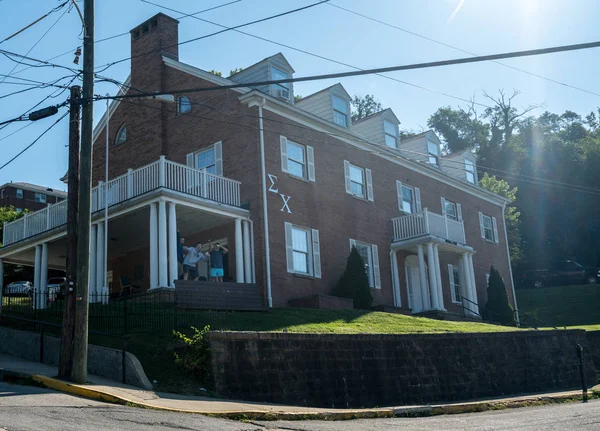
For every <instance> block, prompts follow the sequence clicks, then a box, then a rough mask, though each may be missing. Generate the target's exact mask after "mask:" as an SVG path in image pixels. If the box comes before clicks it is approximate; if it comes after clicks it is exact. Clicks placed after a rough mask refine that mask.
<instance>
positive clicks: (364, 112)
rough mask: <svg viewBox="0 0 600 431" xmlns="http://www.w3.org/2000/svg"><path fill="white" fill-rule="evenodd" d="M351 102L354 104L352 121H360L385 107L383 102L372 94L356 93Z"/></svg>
mask: <svg viewBox="0 0 600 431" xmlns="http://www.w3.org/2000/svg"><path fill="white" fill-rule="evenodd" d="M350 103H351V104H352V121H358V120H360V119H362V118H365V117H368V116H369V115H371V114H374V113H376V112H379V111H381V110H382V109H383V108H382V106H381V103H380V102H379V101H378V100H376V99H375V97H373V96H372V95H371V94H367V95H365V96H356V95H355V96H354V99H352V101H351V102H350Z"/></svg>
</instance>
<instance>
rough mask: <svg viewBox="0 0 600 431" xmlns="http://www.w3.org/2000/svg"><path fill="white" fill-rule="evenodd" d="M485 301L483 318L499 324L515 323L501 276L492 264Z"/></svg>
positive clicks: (512, 324)
mask: <svg viewBox="0 0 600 431" xmlns="http://www.w3.org/2000/svg"><path fill="white" fill-rule="evenodd" d="M487 296H488V299H487V303H486V304H485V308H484V310H483V318H484V319H485V320H490V321H492V322H494V323H500V324H501V325H511V326H514V325H516V322H515V315H514V312H513V308H512V307H511V305H510V303H509V302H508V294H507V293H506V286H504V281H503V280H502V277H501V276H500V274H499V273H498V271H497V270H496V268H494V267H493V266H492V268H491V269H490V280H489V282H488V287H487Z"/></svg>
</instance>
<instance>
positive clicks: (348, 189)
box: [344, 160, 352, 194]
mask: <svg viewBox="0 0 600 431" xmlns="http://www.w3.org/2000/svg"><path fill="white" fill-rule="evenodd" d="M344 176H345V177H346V193H350V194H352V187H351V185H350V162H349V161H348V160H344Z"/></svg>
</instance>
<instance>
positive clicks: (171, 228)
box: [169, 202, 179, 289]
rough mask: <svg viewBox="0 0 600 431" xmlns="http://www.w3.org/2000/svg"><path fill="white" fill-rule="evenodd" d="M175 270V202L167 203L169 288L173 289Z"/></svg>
mask: <svg viewBox="0 0 600 431" xmlns="http://www.w3.org/2000/svg"><path fill="white" fill-rule="evenodd" d="M178 272H179V271H178V269H177V211H176V209H175V202H169V287H171V288H173V289H174V288H175V280H177V277H178V276H179V274H178Z"/></svg>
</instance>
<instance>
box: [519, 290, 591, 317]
mask: <svg viewBox="0 0 600 431" xmlns="http://www.w3.org/2000/svg"><path fill="white" fill-rule="evenodd" d="M516 293H517V304H518V305H519V310H520V311H524V312H526V313H529V314H532V315H534V316H535V317H537V318H538V319H541V320H544V321H545V322H547V323H549V324H550V325H553V326H578V325H594V324H600V285H582V286H554V287H547V288H543V289H523V290H517V292H516Z"/></svg>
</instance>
